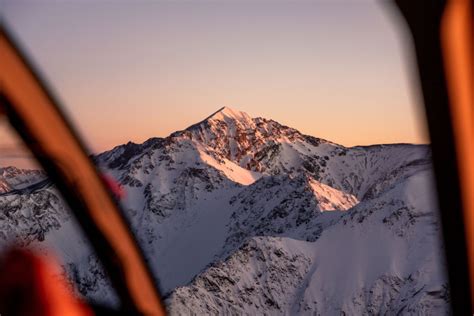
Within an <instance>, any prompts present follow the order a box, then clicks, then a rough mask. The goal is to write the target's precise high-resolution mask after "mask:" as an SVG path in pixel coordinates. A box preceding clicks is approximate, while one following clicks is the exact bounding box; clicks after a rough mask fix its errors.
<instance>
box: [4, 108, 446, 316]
mask: <svg viewBox="0 0 474 316" xmlns="http://www.w3.org/2000/svg"><path fill="white" fill-rule="evenodd" d="M93 159H94V161H95V162H96V163H97V165H98V166H99V168H100V169H101V170H102V172H104V173H105V174H107V175H109V176H111V177H113V178H115V179H116V180H117V181H118V182H119V183H120V184H121V185H122V187H123V189H124V191H125V193H126V194H125V196H124V197H123V199H122V204H123V208H124V210H125V213H126V216H127V217H128V219H129V221H130V223H131V226H132V228H133V231H134V232H135V234H136V236H137V238H138V240H139V242H140V244H141V246H142V247H143V249H144V251H145V253H146V256H147V259H148V261H149V263H150V265H151V268H152V270H153V271H154V273H155V275H156V276H157V278H158V279H159V283H160V288H161V292H162V294H163V296H164V298H165V302H166V304H167V307H168V310H169V312H170V314H171V315H191V314H192V315H218V314H219V315H243V314H244V315H379V314H383V315H398V314H414V315H420V314H421V315H444V314H449V313H450V307H449V304H450V303H449V302H450V299H449V285H448V283H447V278H446V275H445V263H444V260H443V258H444V257H443V256H444V249H443V245H442V242H441V239H440V236H441V227H440V222H439V218H438V209H437V205H436V200H435V194H434V190H435V189H434V185H433V181H434V179H433V174H432V165H431V156H430V148H429V146H426V145H410V144H390V145H373V146H357V147H344V146H342V145H338V144H335V143H332V142H330V141H327V140H324V139H320V138H316V137H312V136H308V135H304V134H302V133H300V132H299V131H297V130H296V129H293V128H290V127H287V126H283V125H281V124H279V123H278V122H275V121H273V120H270V119H265V118H251V117H250V116H249V115H247V114H246V113H243V112H239V111H236V110H233V109H230V108H227V107H224V108H222V109H220V110H219V111H217V112H215V113H214V114H212V115H211V116H209V117H208V118H206V119H205V120H203V121H201V122H199V123H197V124H195V125H192V126H190V127H188V128H186V129H185V130H182V131H178V132H175V133H173V134H171V135H170V136H168V137H166V138H151V139H149V140H147V141H146V142H144V143H142V144H135V143H131V142H129V143H127V144H124V145H120V146H117V147H115V148H113V149H112V150H110V151H107V152H104V153H101V154H99V155H95V156H93ZM12 241H15V242H16V243H17V244H20V245H22V246H28V247H33V248H35V249H37V250H38V251H49V249H53V251H54V252H55V253H57V254H58V256H59V257H60V258H61V260H62V266H63V268H64V271H65V274H66V275H67V276H68V277H69V279H70V280H71V281H72V282H73V283H74V284H75V287H76V289H77V291H78V293H80V294H81V295H83V296H85V297H87V298H88V299H90V300H95V301H99V302H107V303H109V304H112V305H113V304H117V301H116V298H115V294H114V293H113V291H112V290H111V289H110V286H109V283H108V280H107V278H106V277H105V274H104V272H103V271H102V269H101V268H100V265H99V263H98V261H97V259H96V257H95V256H94V254H93V251H92V250H91V249H90V247H89V245H88V243H87V241H86V238H85V237H84V235H83V234H82V233H81V231H80V229H79V228H78V227H77V224H76V223H75V221H74V219H73V218H72V217H71V215H70V214H69V211H68V209H67V207H66V206H65V205H64V203H63V202H62V200H61V197H60V196H59V193H57V191H56V189H55V187H54V185H53V184H52V183H50V181H49V180H48V179H46V177H45V175H44V173H42V172H40V171H35V170H22V169H17V168H15V167H7V168H2V169H0V244H1V245H2V247H5V246H6V245H8V244H10V243H11V242H12Z"/></svg>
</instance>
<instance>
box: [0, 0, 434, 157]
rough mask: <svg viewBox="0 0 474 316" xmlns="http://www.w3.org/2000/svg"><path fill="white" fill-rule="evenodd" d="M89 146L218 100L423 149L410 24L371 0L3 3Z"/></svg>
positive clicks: (369, 140)
mask: <svg viewBox="0 0 474 316" xmlns="http://www.w3.org/2000/svg"><path fill="white" fill-rule="evenodd" d="M1 9H2V11H3V14H4V18H5V21H6V22H7V24H8V25H9V26H10V28H11V29H12V30H13V31H14V33H15V34H16V35H17V37H18V39H19V40H20V41H21V43H22V44H23V46H24V47H25V48H27V50H28V51H29V53H30V55H31V56H32V57H33V58H34V60H35V62H36V63H37V64H38V65H39V66H40V68H41V69H42V71H43V73H44V75H45V77H46V78H47V79H48V80H49V81H50V83H51V85H52V86H53V88H54V90H55V92H56V94H58V95H59V97H60V99H61V100H62V102H63V103H64V105H65V106H66V108H67V109H66V110H67V112H68V113H69V114H70V116H72V118H73V120H74V121H75V122H76V123H77V125H78V127H79V130H80V132H81V133H82V134H83V135H84V136H85V138H86V139H87V141H88V144H89V145H90V146H91V149H92V150H94V151H102V150H105V149H108V148H111V147H113V146H115V145H118V144H121V143H125V142H127V141H129V140H132V141H135V142H142V141H144V140H146V139H147V138H149V137H153V136H167V135H168V134H170V133H171V132H173V131H175V130H180V129H183V128H185V127H187V126H189V125H191V124H193V123H195V122H197V121H199V120H201V119H203V118H204V117H206V116H207V115H209V114H210V113H212V112H214V111H215V110H217V109H218V108H220V107H222V106H230V107H232V108H234V109H238V110H242V111H245V112H247V113H249V114H250V115H251V116H262V117H267V118H272V119H275V120H276V121H279V122H281V123H283V124H285V125H288V126H291V127H294V128H297V129H299V130H300V131H302V132H304V133H306V134H310V135H314V136H318V137H322V138H326V139H329V140H332V141H334V142H338V143H341V144H343V145H347V146H352V145H362V144H374V143H394V142H411V143H426V142H428V141H429V140H428V137H427V135H426V129H425V122H424V117H423V112H422V111H421V108H419V107H418V105H419V96H418V94H417V93H418V92H417V91H416V89H414V88H413V85H414V83H416V81H414V80H413V78H412V77H411V76H412V71H413V70H412V69H411V68H413V67H412V65H411V63H410V62H408V61H407V60H408V57H409V54H408V53H407V52H406V51H405V48H406V45H405V43H404V41H405V40H406V38H405V36H404V34H403V32H404V29H403V27H402V26H401V25H399V24H398V23H397V21H396V19H395V17H394V16H393V15H392V14H391V12H388V8H387V7H386V6H385V5H382V4H381V3H376V2H374V1H265V0H262V1H226V0H221V1H167V2H164V1H84V0H82V1H74V2H73V1H24V0H15V1H12V0H6V1H5V0H4V1H3V3H2V8H1Z"/></svg>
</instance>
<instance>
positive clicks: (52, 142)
mask: <svg viewBox="0 0 474 316" xmlns="http://www.w3.org/2000/svg"><path fill="white" fill-rule="evenodd" d="M0 23H1V22H0ZM0 89H1V90H0V115H6V116H7V118H8V120H9V122H10V123H11V125H12V126H13V127H14V129H15V130H16V131H17V132H18V134H19V135H20V137H21V138H22V140H23V141H24V142H25V144H26V145H27V146H28V147H29V149H30V150H31V151H32V153H33V155H34V156H35V158H36V159H37V160H38V162H39V163H40V165H41V166H42V167H43V168H44V170H45V171H46V172H47V174H48V177H49V178H50V179H51V180H52V181H53V182H54V183H55V184H56V187H57V188H58V190H59V192H60V193H61V195H62V196H63V198H64V200H65V201H66V203H67V204H68V206H69V207H70V209H71V211H72V213H73V214H74V216H75V217H76V219H77V220H78V222H79V224H80V225H81V227H82V229H83V230H84V232H85V233H86V236H87V237H88V239H89V241H90V242H91V244H92V246H93V248H94V250H95V252H96V254H97V256H98V257H99V259H100V261H101V262H102V265H103V267H104V269H105V271H106V273H107V274H108V276H109V278H110V280H111V283H112V285H113V287H114V289H115V291H116V293H117V295H118V297H119V298H120V303H121V312H122V313H124V314H125V315H164V314H165V309H164V306H163V304H162V302H161V299H160V295H159V292H158V288H157V286H156V285H157V282H156V281H155V280H154V279H153V276H152V274H151V272H150V269H149V267H148V266H147V264H146V261H145V259H144V255H143V252H142V250H141V248H140V247H139V245H138V243H137V241H136V240H135V238H134V235H133V234H132V232H131V230H130V226H129V224H128V222H127V221H126V219H125V217H124V215H123V212H122V210H121V209H120V208H119V206H118V203H117V202H116V201H115V200H114V197H113V195H112V194H111V193H110V192H109V190H108V189H107V187H106V183H105V182H104V180H103V179H102V178H101V177H100V175H99V173H98V171H97V170H96V168H95V166H94V164H93V163H92V161H91V159H90V158H89V156H88V155H87V153H86V151H85V146H84V145H83V144H82V142H81V141H80V139H79V137H78V136H77V134H76V133H75V132H74V130H73V128H72V125H71V124H69V122H68V121H67V120H66V118H65V115H64V114H63V113H62V112H61V110H60V109H61V106H60V104H59V102H58V101H57V99H56V98H55V97H54V96H53V94H52V93H51V89H49V88H48V86H47V85H46V82H45V81H44V80H42V78H41V77H40V75H39V72H38V71H37V70H36V68H35V67H34V66H33V64H32V63H31V59H29V58H27V55H26V54H25V52H24V51H23V50H22V49H20V47H19V45H18V44H17V42H16V41H15V40H14V38H13V37H12V35H11V33H10V32H9V31H8V30H7V28H6V26H5V25H3V24H0Z"/></svg>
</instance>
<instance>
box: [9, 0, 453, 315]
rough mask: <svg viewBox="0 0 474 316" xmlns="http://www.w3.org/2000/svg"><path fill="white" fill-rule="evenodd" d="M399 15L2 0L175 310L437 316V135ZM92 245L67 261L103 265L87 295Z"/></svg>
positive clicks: (368, 5) (443, 307)
mask: <svg viewBox="0 0 474 316" xmlns="http://www.w3.org/2000/svg"><path fill="white" fill-rule="evenodd" d="M390 10H393V8H389V7H387V6H384V5H383V4H381V3H376V2H375V1H357V2H355V1H343V2H334V3H330V2H325V1H323V2H321V1H296V2H294V1H278V2H272V3H270V2H268V1H224V2H216V1H204V2H201V1H199V2H198V1H185V2H181V1H178V2H169V1H158V2H148V1H138V2H135V1H134V2H120V3H110V2H86V3H84V2H52V3H50V2H47V3H46V4H45V3H41V4H39V3H36V2H24V1H14V2H13V1H7V2H6V4H5V5H4V11H5V17H6V19H5V20H6V22H7V23H8V25H9V26H10V27H11V29H12V30H13V31H14V32H15V34H16V35H17V37H18V39H19V40H20V41H21V43H22V44H23V45H24V46H25V47H26V48H27V50H28V52H29V53H30V54H31V56H32V57H33V59H34V60H35V61H36V62H37V63H38V65H39V66H40V68H41V70H42V71H43V72H44V74H45V77H46V78H48V80H49V81H50V83H51V84H52V87H53V88H54V90H55V92H56V93H57V94H58V96H59V97H60V99H61V100H62V101H63V103H64V107H65V110H66V112H67V113H68V114H69V115H70V116H71V118H72V119H73V121H74V123H75V124H76V125H77V127H78V129H79V131H80V133H81V134H82V135H83V136H84V138H85V140H86V141H87V144H88V146H89V150H90V153H91V155H92V159H93V160H94V162H95V163H96V164H97V166H98V167H99V168H100V170H101V171H102V172H103V173H104V174H106V175H107V176H108V177H110V178H111V179H114V181H116V182H118V183H119V184H120V185H121V186H122V189H123V191H124V195H123V196H122V198H121V200H120V203H121V205H122V206H123V209H124V211H125V213H126V216H127V217H128V218H129V220H130V223H131V226H132V230H133V231H134V233H135V235H136V237H137V239H138V241H139V243H140V244H141V246H142V248H143V250H144V252H145V256H146V257H147V259H148V262H149V264H150V267H151V269H152V271H153V273H154V274H155V276H156V277H157V279H158V280H159V287H160V289H161V292H162V294H163V296H164V297H165V298H166V305H167V307H168V308H169V310H170V312H171V313H172V314H187V313H189V312H193V313H197V314H213V313H217V314H228V313H235V314H241V313H248V314H261V313H268V314H273V313H276V314H295V315H297V314H305V313H313V312H314V313H321V314H333V313H344V314H362V313H365V312H369V313H375V314H379V313H389V314H391V313H399V312H412V313H421V314H444V313H447V312H448V311H449V286H448V280H447V277H446V274H445V262H444V258H443V245H442V241H441V229H440V219H439V216H438V206H437V203H436V192H435V189H434V185H433V181H434V180H433V172H432V163H431V151H430V146H429V143H430V140H429V137H428V135H427V132H426V126H425V124H426V123H425V118H424V117H423V115H422V112H421V108H420V98H419V92H418V88H417V87H416V86H414V83H415V82H417V81H416V80H414V79H413V77H412V76H413V75H414V74H413V73H412V69H411V68H413V67H414V66H413V63H412V62H411V61H410V60H408V58H407V55H408V54H407V52H406V48H407V47H410V46H409V45H408V40H407V36H406V30H405V28H404V26H403V25H402V24H400V23H397V22H398V21H397V19H396V17H395V14H394V13H393V12H391V11H390ZM63 222H64V220H63V219H58V225H59V226H60V227H63V225H66V224H63ZM45 235H46V237H45V238H46V239H47V238H49V237H48V236H50V235H51V236H57V239H58V244H59V245H61V243H62V242H65V241H63V240H62V239H61V236H60V235H59V233H57V232H56V231H54V232H52V233H47V234H45ZM51 238H52V237H51ZM76 240H82V239H80V238H77V239H76ZM71 242H72V243H73V244H74V245H76V243H75V242H73V241H71ZM84 245H85V244H84ZM77 247H78V249H79V248H81V247H82V244H80V243H78V244H77ZM58 251H59V252H63V251H65V252H66V255H67V254H68V252H67V250H65V248H59V250H58ZM81 253H82V250H81ZM84 253H86V252H84ZM87 253H90V252H87ZM89 258H90V257H88V258H87V259H84V258H83V257H81V258H80V259H77V260H76V258H74V259H73V260H72V261H73V262H74V264H75V265H76V267H78V269H83V270H81V271H85V273H86V275H87V276H94V277H93V278H91V280H93V282H92V281H91V282H90V283H87V284H88V285H87V291H85V292H84V294H85V295H86V297H91V298H94V297H95V296H94V295H97V297H100V298H101V299H102V298H104V299H105V301H106V300H107V299H108V297H109V296H108V295H109V294H108V292H107V290H105V289H106V287H102V276H101V275H99V274H96V273H95V272H94V271H95V270H94V267H95V262H94V263H93V264H91V263H90V260H92V259H89ZM85 262H86V263H88V264H89V266H87V267H85V266H84V267H85V268H82V267H83V263H85ZM71 271H72V272H71V273H72V275H74V273H75V272H74V270H71ZM94 282H95V283H94Z"/></svg>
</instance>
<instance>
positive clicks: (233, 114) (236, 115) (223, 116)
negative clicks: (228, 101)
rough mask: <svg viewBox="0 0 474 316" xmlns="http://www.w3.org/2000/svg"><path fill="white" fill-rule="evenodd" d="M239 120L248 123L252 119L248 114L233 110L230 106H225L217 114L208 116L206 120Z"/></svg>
mask: <svg viewBox="0 0 474 316" xmlns="http://www.w3.org/2000/svg"><path fill="white" fill-rule="evenodd" d="M210 119H213V120H225V121H226V120H229V119H230V120H238V121H242V120H244V121H247V120H250V119H252V118H251V117H250V116H249V115H248V114H247V113H245V112H242V111H239V110H235V109H232V108H230V107H228V106H223V107H222V108H220V109H219V110H217V111H216V112H214V113H212V114H211V115H210V116H208V117H207V118H206V119H205V121H206V120H210Z"/></svg>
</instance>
